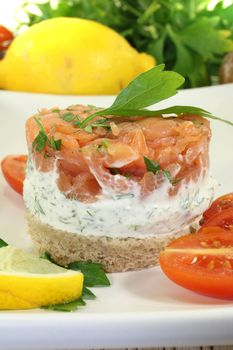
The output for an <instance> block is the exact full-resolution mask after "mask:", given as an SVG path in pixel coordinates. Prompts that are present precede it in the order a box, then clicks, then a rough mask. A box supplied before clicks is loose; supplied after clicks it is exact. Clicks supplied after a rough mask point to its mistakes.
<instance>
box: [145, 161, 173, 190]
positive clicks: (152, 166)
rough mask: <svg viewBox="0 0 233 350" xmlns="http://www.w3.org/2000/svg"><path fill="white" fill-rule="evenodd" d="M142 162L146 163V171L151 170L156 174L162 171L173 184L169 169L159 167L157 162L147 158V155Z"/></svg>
mask: <svg viewBox="0 0 233 350" xmlns="http://www.w3.org/2000/svg"><path fill="white" fill-rule="evenodd" d="M144 163H145V165H146V170H147V171H151V172H152V173H153V174H155V175H156V174H158V173H159V172H162V173H163V175H164V177H166V178H167V179H168V181H169V182H170V183H171V184H172V185H175V182H174V180H173V179H172V176H171V173H170V171H168V170H165V169H161V166H160V165H159V164H158V163H156V162H155V161H154V160H152V159H149V158H147V157H144Z"/></svg>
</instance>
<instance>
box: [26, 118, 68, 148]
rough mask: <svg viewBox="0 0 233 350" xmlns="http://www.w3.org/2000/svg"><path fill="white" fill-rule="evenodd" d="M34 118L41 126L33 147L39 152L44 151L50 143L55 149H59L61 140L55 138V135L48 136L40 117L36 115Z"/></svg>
mask: <svg viewBox="0 0 233 350" xmlns="http://www.w3.org/2000/svg"><path fill="white" fill-rule="evenodd" d="M34 120H35V122H36V124H37V126H38V128H39V133H38V135H37V136H36V138H35V140H34V141H33V143H32V147H33V149H35V150H36V151H37V152H42V151H43V150H44V149H45V147H46V145H49V146H50V147H51V148H52V149H54V150H55V151H59V150H60V149H61V144H62V142H61V140H60V139H59V140H55V138H54V136H51V137H50V138H48V136H47V134H46V131H45V129H44V127H43V125H42V124H41V122H40V121H39V119H38V118H36V117H34Z"/></svg>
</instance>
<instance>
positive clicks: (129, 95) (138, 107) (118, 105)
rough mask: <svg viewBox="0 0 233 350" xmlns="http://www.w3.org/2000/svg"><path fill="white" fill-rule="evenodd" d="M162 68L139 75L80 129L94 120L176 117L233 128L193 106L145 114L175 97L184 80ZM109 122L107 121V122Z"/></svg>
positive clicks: (82, 124)
mask: <svg viewBox="0 0 233 350" xmlns="http://www.w3.org/2000/svg"><path fill="white" fill-rule="evenodd" d="M164 68H165V65H164V64H160V65H158V66H156V67H154V68H152V69H150V70H148V71H147V72H145V73H142V74H140V75H139V76H138V77H137V78H135V79H134V80H133V81H131V83H130V84H129V85H128V86H127V87H126V88H125V89H123V90H122V91H121V92H120V93H119V95H118V96H117V97H116V99H115V101H114V102H113V104H112V105H111V106H110V107H109V108H106V109H104V110H101V111H97V112H95V113H93V114H91V115H89V116H88V117H87V118H85V119H84V120H83V121H82V122H81V124H80V125H79V127H80V128H85V127H87V126H88V125H90V122H91V121H92V120H93V119H94V118H96V117H97V116H107V115H108V116H109V115H112V116H114V117H131V116H132V117H133V116H140V117H152V118H155V117H161V116H162V117H163V118H168V117H171V116H172V117H178V116H180V115H184V114H188V115H200V116H202V117H206V118H210V119H215V120H219V121H221V122H224V123H227V124H229V125H231V126H233V122H232V121H230V120H225V119H222V118H219V117H217V116H214V115H213V114H212V113H210V112H208V111H206V110H204V109H202V108H199V107H194V106H172V107H168V108H164V109H158V110H148V109H146V108H145V107H149V106H151V105H153V104H156V103H158V102H161V101H163V100H166V99H168V98H169V97H172V96H174V95H175V94H176V93H177V89H178V88H179V87H181V86H182V85H183V84H184V78H183V77H182V76H181V75H180V74H178V73H176V72H172V71H165V70H164ZM108 121H110V120H109V119H108Z"/></svg>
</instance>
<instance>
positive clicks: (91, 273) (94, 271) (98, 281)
mask: <svg viewBox="0 0 233 350" xmlns="http://www.w3.org/2000/svg"><path fill="white" fill-rule="evenodd" d="M68 268H69V269H71V270H80V271H81V272H82V273H83V274H84V286H86V287H95V286H109V285H110V281H109V279H108V277H107V276H106V274H105V273H104V270H103V267H102V265H101V264H98V263H93V262H90V261H79V262H74V263H71V264H69V265H68Z"/></svg>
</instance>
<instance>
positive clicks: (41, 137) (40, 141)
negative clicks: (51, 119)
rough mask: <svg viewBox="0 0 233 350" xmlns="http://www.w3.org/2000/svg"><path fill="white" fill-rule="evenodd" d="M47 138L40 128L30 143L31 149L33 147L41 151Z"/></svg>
mask: <svg viewBox="0 0 233 350" xmlns="http://www.w3.org/2000/svg"><path fill="white" fill-rule="evenodd" d="M47 140H48V137H47V135H46V134H45V133H44V132H43V131H41V130H40V131H39V134H38V135H37V136H36V138H35V140H34V141H33V143H32V147H33V149H35V150H36V151H37V152H42V151H43V149H44V148H45V146H46V142H47Z"/></svg>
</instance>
